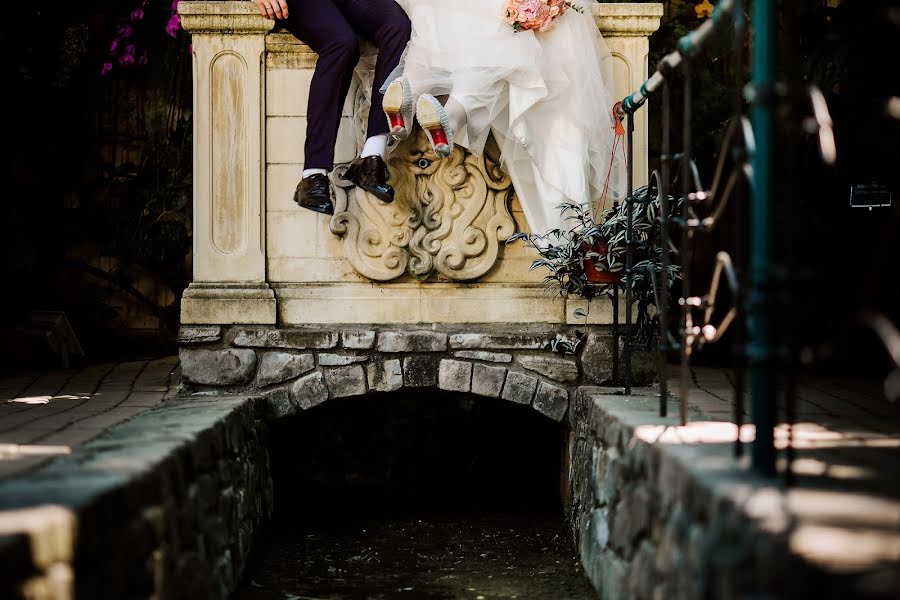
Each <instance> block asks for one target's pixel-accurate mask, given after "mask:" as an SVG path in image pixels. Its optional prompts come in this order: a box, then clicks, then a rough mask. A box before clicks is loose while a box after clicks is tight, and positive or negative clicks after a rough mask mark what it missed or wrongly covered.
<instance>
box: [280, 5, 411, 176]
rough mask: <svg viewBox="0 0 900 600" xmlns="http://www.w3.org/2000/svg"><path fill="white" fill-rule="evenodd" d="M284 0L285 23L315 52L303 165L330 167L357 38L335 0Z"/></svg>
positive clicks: (354, 63)
mask: <svg viewBox="0 0 900 600" xmlns="http://www.w3.org/2000/svg"><path fill="white" fill-rule="evenodd" d="M390 1H391V3H392V4H393V0H390ZM287 3H288V9H289V15H290V16H289V17H288V19H287V27H288V29H289V30H290V31H291V33H293V34H294V35H296V36H297V37H298V38H300V39H301V40H302V41H303V42H305V43H306V44H307V45H308V46H309V47H310V48H311V49H312V50H313V51H314V52H315V53H316V54H318V55H319V58H318V61H317V62H316V70H315V72H314V73H313V77H312V81H311V83H310V85H309V103H308V105H307V110H306V119H307V125H306V145H305V149H304V152H305V158H304V168H305V169H326V170H331V168H332V167H333V166H334V145H335V142H336V141H337V132H338V126H339V125H340V122H341V109H342V108H343V106H344V99H345V98H346V97H347V92H348V90H349V89H350V81H351V78H352V76H353V68H354V67H355V66H356V63H357V62H358V61H359V40H358V38H357V35H356V33H355V32H354V31H353V29H352V27H351V26H350V24H349V23H348V22H347V19H346V18H345V17H344V15H343V14H342V13H341V11H340V10H339V9H338V7H337V6H336V5H335V3H334V1H333V0H287ZM398 8H399V7H398ZM401 12H402V11H401ZM383 120H384V118H382V121H383Z"/></svg>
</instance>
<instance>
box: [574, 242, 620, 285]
mask: <svg viewBox="0 0 900 600" xmlns="http://www.w3.org/2000/svg"><path fill="white" fill-rule="evenodd" d="M581 250H582V252H584V253H585V254H587V253H588V252H590V251H593V252H596V253H597V254H599V255H601V256H603V255H604V254H606V252H607V248H606V240H604V239H600V240H597V241H596V242H594V245H593V246H591V247H588V245H587V244H586V243H585V244H582V245H581ZM595 261H596V259H595V258H586V259H584V261H583V262H582V265H583V266H584V274H585V276H587V280H588V281H589V282H591V283H622V274H621V273H610V272H609V271H599V270H597V266H596V264H595Z"/></svg>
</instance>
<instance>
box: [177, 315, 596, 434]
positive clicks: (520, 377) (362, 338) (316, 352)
mask: <svg viewBox="0 0 900 600" xmlns="http://www.w3.org/2000/svg"><path fill="white" fill-rule="evenodd" d="M426 327H428V328H426ZM509 331H510V329H509V328H503V329H500V328H497V327H480V328H479V327H478V326H475V325H464V326H455V328H454V326H449V325H443V326H437V325H435V326H406V327H404V326H390V325H385V326H379V327H372V328H360V327H359V326H345V327H342V326H316V327H312V326H310V327H306V328H278V327H272V326H254V327H248V326H232V327H229V328H225V329H223V328H221V327H219V326H207V327H196V326H194V327H183V328H182V330H181V332H180V341H181V344H182V349H181V352H180V357H181V366H182V373H183V380H184V388H183V392H184V393H185V394H203V395H212V394H217V393H221V394H244V393H245V394H253V395H259V396H262V397H263V398H265V399H266V400H267V402H268V404H269V407H270V411H269V413H270V417H271V418H275V419H277V418H281V417H285V416H289V415H292V414H296V413H298V412H300V411H303V410H307V409H310V408H312V407H315V406H318V405H320V404H322V403H324V402H327V401H328V400H331V399H335V398H346V397H351V396H362V395H366V394H372V393H388V392H394V391H398V390H401V389H408V388H414V389H422V390H427V389H437V390H445V391H450V392H461V393H470V394H473V395H475V396H483V397H488V398H497V399H500V400H506V401H508V402H513V403H515V404H521V405H527V406H531V407H532V408H533V409H534V410H536V411H537V412H538V413H540V414H542V415H544V416H546V417H547V418H549V419H552V420H554V421H557V422H563V421H564V420H565V417H566V415H567V414H568V412H569V403H570V399H572V398H574V396H575V390H576V389H577V387H578V386H579V385H582V384H585V383H596V381H595V378H596V377H595V375H596V374H595V373H593V371H594V370H595V369H594V366H592V367H589V368H588V373H587V374H585V368H584V366H583V365H582V363H583V361H587V360H594V359H596V358H597V357H596V348H594V347H596V346H597V343H596V342H597V340H599V339H600V338H596V339H592V336H599V335H601V334H599V333H590V334H584V333H581V332H579V331H575V330H574V329H573V328H571V327H569V326H565V325H558V324H556V325H551V324H545V325H539V326H517V328H516V330H515V331H516V332H515V333H509ZM554 340H555V341H556V342H557V343H556V344H554V343H553V341H554ZM560 342H564V346H565V347H566V348H567V349H568V351H567V353H565V354H563V353H560V352H558V350H559V348H560ZM566 344H568V346H566ZM553 348H556V349H557V351H553V350H552V349H553ZM571 350H574V352H573V351H571Z"/></svg>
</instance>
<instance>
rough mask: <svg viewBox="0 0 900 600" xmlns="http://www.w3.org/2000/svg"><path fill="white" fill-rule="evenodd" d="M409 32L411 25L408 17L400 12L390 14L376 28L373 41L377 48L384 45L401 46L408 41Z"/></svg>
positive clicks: (410, 31)
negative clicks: (393, 14) (390, 15)
mask: <svg viewBox="0 0 900 600" xmlns="http://www.w3.org/2000/svg"><path fill="white" fill-rule="evenodd" d="M411 33H412V26H411V25H410V23H409V18H408V17H407V16H406V15H405V14H402V13H401V14H400V15H395V16H392V17H391V18H390V19H389V20H388V21H386V22H385V23H384V24H382V26H381V27H379V28H378V32H377V34H376V36H375V43H376V45H377V46H378V48H379V49H383V48H385V47H386V46H400V47H403V46H405V45H406V42H408V41H409V36H410V34H411Z"/></svg>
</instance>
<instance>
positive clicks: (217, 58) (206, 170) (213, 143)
mask: <svg viewBox="0 0 900 600" xmlns="http://www.w3.org/2000/svg"><path fill="white" fill-rule="evenodd" d="M178 12H179V14H180V15H181V22H182V25H183V26H184V29H185V30H186V31H188V32H190V34H191V42H192V44H193V72H194V277H193V279H194V283H192V284H191V285H190V287H189V288H188V289H187V290H186V291H185V293H184V297H183V298H182V303H181V322H182V323H185V324H189V323H205V324H216V323H275V296H274V293H273V292H272V289H271V288H270V287H269V285H268V283H267V282H266V253H265V247H266V242H265V240H266V227H265V206H264V200H263V198H264V191H265V171H264V170H265V157H264V155H263V149H264V148H265V36H266V34H267V33H268V32H269V31H270V30H271V29H272V27H273V26H274V25H275V22H274V21H271V20H269V19H265V18H263V17H262V16H260V14H259V12H258V10H257V8H256V6H255V5H254V4H252V3H250V2H247V1H246V0H244V1H239V2H181V3H179V5H178Z"/></svg>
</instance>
